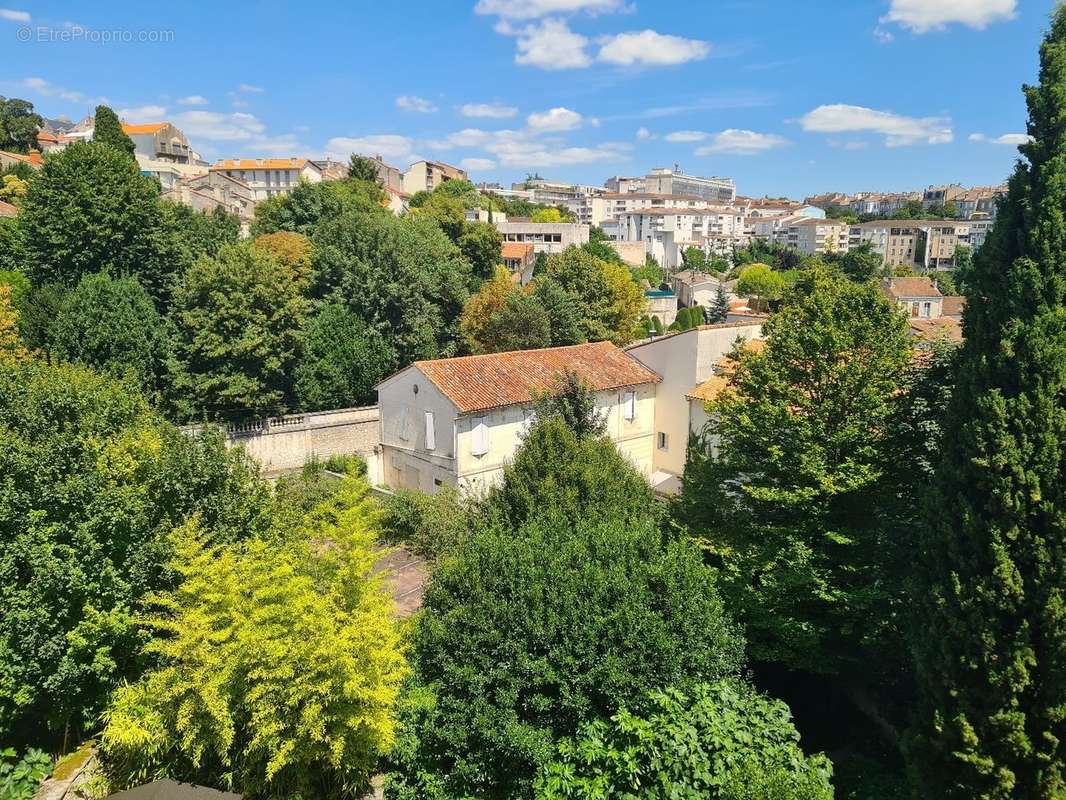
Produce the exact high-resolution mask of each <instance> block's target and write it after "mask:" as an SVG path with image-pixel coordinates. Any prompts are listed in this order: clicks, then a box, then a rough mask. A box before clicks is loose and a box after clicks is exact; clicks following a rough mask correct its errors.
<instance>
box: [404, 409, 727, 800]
mask: <svg viewBox="0 0 1066 800" xmlns="http://www.w3.org/2000/svg"><path fill="white" fill-rule="evenodd" d="M541 424H543V425H549V426H551V427H553V428H554V429H555V430H556V431H557V432H559V433H562V434H563V435H565V434H566V432H568V429H567V428H566V426H565V425H563V424H562V423H561V422H560V421H558V420H554V421H546V422H544V423H541ZM541 424H538V425H535V426H534V430H536V429H537V428H538V427H541ZM569 437H570V439H569V440H570V448H569V451H568V452H567V453H565V454H564V455H566V456H568V458H567V463H565V464H564V463H562V462H559V461H556V462H555V463H556V466H557V468H559V469H564V470H567V471H570V472H571V473H572V474H580V473H581V465H584V473H585V476H586V480H585V482H584V483H585V485H594V484H602V485H603V486H604V487H605V488H604V493H605V494H607V496H609V497H611V498H613V497H614V494H613V493H612V492H610V489H609V487H611V486H612V485H613V483H614V481H615V480H617V478H618V477H620V476H621V475H620V473H622V472H625V471H629V472H631V473H632V475H633V476H634V477H635V479H636V480H643V478H642V477H641V476H640V475H639V474H637V473H636V471H635V470H633V469H632V467H630V466H628V464H626V462H625V460H624V459H623V458H622V457H621V456H620V455H619V454H618V453H617V450H614V447H613V445H612V444H611V443H610V442H609V441H607V440H604V439H595V438H594V439H588V440H586V441H585V443H578V441H577V439H576V437H574V436H573V434H572V433H569ZM554 438H555V437H553V439H554ZM539 441H540V440H539V439H532V440H531V441H527V443H526V444H525V445H523V447H522V448H521V449H520V451H519V454H518V455H516V460H517V459H518V458H521V457H522V455H521V451H522V450H527V449H528V448H531V447H536V446H538V445H537V442H539ZM598 446H603V447H607V448H611V449H612V450H613V451H614V459H613V460H611V461H609V462H603V461H600V460H599V458H596V459H593V460H589V459H585V458H583V454H584V453H585V452H587V451H589V450H590V449H591V448H597V447H598ZM596 452H597V454H598V453H601V452H603V451H600V450H598V449H597V450H596ZM560 454H562V453H560V452H559V451H558V450H557V449H555V450H553V451H552V452H551V453H545V454H542V455H541V456H534V458H535V459H536V460H537V461H538V462H540V463H545V462H546V461H547V460H548V459H550V458H552V457H553V455H560ZM509 480H510V478H506V479H505V484H506V483H508V482H509ZM645 484H646V482H645ZM555 485H556V486H559V487H564V484H563V483H562V482H561V481H559V482H557V483H555ZM526 488H528V489H532V490H534V491H535V490H537V489H538V487H536V486H533V487H526ZM544 489H545V490H547V487H544ZM649 491H650V490H649ZM546 494H547V495H548V496H551V493H550V492H547V491H546ZM552 499H554V498H552ZM575 499H577V500H578V501H580V498H575ZM490 502H491V500H490ZM632 502H633V501H631V503H632ZM647 504H648V506H650V505H651V504H652V501H651V500H650V499H648V500H647ZM583 508H584V512H585V513H583V514H581V515H580V516H578V517H575V515H574V514H572V513H567V511H566V510H565V508H564V506H562V505H560V506H557V507H553V506H552V505H551V504H548V505H542V504H538V505H537V506H535V507H534V508H533V515H532V516H530V517H529V518H527V519H525V520H523V521H521V522H520V523H516V522H514V521H511V520H508V521H503V520H501V519H500V517H499V515H498V514H493V513H489V514H488V515H487V516H485V517H483V519H482V521H480V522H479V523H476V524H475V526H474V530H473V532H472V534H471V536H470V538H469V540H468V541H466V542H465V543H463V544H462V545H461V546H460V547H459V548H458V550H457V551H456V552H455V554H454V555H453V556H451V557H450V558H447V559H445V560H443V561H442V562H441V563H439V564H438V565H437V568H436V570H435V571H434V573H433V576H432V578H431V579H430V583H429V585H428V586H427V589H426V595H425V601H424V606H423V608H424V611H423V616H422V618H421V619H420V621H419V625H418V626H417V628H416V629H415V631H414V634H413V635H414V640H413V666H414V667H415V691H414V693H413V694H412V700H411V702H410V704H409V705H408V706H407V707H406V708H405V709H404V716H405V724H404V729H403V734H402V736H401V739H400V740H399V741H398V743H397V747H396V749H395V750H394V751H393V756H392V758H393V767H392V770H391V774H390V775H389V776H388V778H387V787H386V788H387V792H388V795H389V796H390V797H394V798H403V799H404V800H406V799H407V798H444V797H494V798H520V797H529V796H530V795H531V790H532V784H533V781H534V780H535V778H536V775H537V774H538V772H539V771H540V770H541V769H542V768H543V766H544V765H545V764H547V763H548V762H549V761H550V759H551V758H552V756H553V754H554V749H555V743H556V741H557V740H558V739H559V738H561V737H565V736H572V735H574V734H575V733H576V732H577V730H578V727H579V726H580V724H581V723H582V722H583V721H584V720H586V719H589V718H595V717H600V716H609V715H611V714H613V713H615V712H616V711H617V710H618V709H619V708H620V707H621V706H622V705H624V704H625V703H627V702H629V701H630V700H631V699H632V698H634V697H639V696H641V695H643V694H645V693H646V692H648V691H651V690H654V689H656V688H661V687H662V686H663V685H664V684H676V685H678V686H679V687H680V688H687V687H689V686H691V685H694V684H696V683H700V682H713V681H716V680H719V679H721V678H724V677H728V676H732V675H735V674H737V672H738V671H739V669H740V663H741V651H742V649H743V645H742V643H741V640H740V638H739V636H738V634H737V632H736V630H735V629H734V627H733V625H732V624H731V623H730V622H729V621H728V619H727V618H726V615H725V613H724V611H723V608H722V604H721V602H720V601H719V599H718V597H717V595H716V593H715V590H714V586H713V574H712V573H711V571H710V570H709V569H708V568H706V567H704V566H703V565H702V564H701V560H700V556H699V554H698V552H697V551H696V549H695V547H694V546H693V545H691V544H690V543H688V542H685V541H679V540H670V539H664V537H663V536H662V534H661V533H660V531H659V527H658V524H657V520H656V518H655V514H654V512H653V511H652V510H650V509H649V510H645V511H644V512H643V513H642V514H641V515H639V516H637V518H636V519H632V520H631V519H627V518H626V516H625V515H623V514H614V513H612V511H611V509H610V507H609V506H600V505H599V504H598V503H594V502H586V503H584V505H583ZM645 508H647V506H646V507H645Z"/></svg>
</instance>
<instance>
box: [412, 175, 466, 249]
mask: <svg viewBox="0 0 1066 800" xmlns="http://www.w3.org/2000/svg"><path fill="white" fill-rule="evenodd" d="M449 183H450V181H449ZM414 214H415V216H423V217H428V218H429V219H432V220H433V221H434V222H436V223H437V225H438V226H440V229H441V230H442V231H444V233H445V234H446V235H447V237H448V238H449V239H451V240H452V243H453V244H459V238H460V237H461V236H462V235H463V232H464V231H465V230H466V208H465V206H463V203H462V201H461V200H459V199H458V198H455V197H452V196H451V195H449V194H447V193H445V192H436V191H435V192H433V193H432V194H430V196H429V197H427V198H426V201H425V202H424V203H422V205H421V206H420V207H418V209H416V210H415V212H414Z"/></svg>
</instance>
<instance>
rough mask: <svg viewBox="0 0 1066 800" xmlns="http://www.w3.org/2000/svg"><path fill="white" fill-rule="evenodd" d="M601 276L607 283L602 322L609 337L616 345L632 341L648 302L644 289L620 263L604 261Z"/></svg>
mask: <svg viewBox="0 0 1066 800" xmlns="http://www.w3.org/2000/svg"><path fill="white" fill-rule="evenodd" d="M603 277H604V280H605V281H606V283H607V291H608V305H607V315H606V317H605V319H604V322H605V323H606V325H607V329H608V330H609V331H610V339H611V341H612V342H614V343H615V344H617V345H624V344H629V343H630V342H631V341H633V337H634V333H635V331H636V327H637V320H638V319H640V316H641V314H643V313H644V309H645V307H646V306H647V304H648V301H647V300H646V299H645V298H644V290H643V289H642V288H641V287H640V285H639V284H638V283H637V282H636V281H635V280H633V275H632V274H631V273H630V271H629V269H627V268H626V267H625V266H624V265H622V264H611V263H604V265H603Z"/></svg>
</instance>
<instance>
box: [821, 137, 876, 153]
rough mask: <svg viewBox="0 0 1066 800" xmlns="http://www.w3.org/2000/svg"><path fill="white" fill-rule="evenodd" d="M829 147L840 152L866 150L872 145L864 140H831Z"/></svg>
mask: <svg viewBox="0 0 1066 800" xmlns="http://www.w3.org/2000/svg"><path fill="white" fill-rule="evenodd" d="M829 146H830V147H836V148H837V149H839V150H865V149H866V148H867V147H869V146H870V143H869V142H864V141H863V140H862V139H830V140H829Z"/></svg>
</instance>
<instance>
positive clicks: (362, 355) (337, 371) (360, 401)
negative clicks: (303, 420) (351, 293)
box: [295, 301, 396, 411]
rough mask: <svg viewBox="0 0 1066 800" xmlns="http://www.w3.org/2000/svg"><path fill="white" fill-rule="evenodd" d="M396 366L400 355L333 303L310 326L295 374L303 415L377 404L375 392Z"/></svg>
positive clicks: (312, 320) (352, 315) (298, 398)
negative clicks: (304, 412) (307, 412)
mask: <svg viewBox="0 0 1066 800" xmlns="http://www.w3.org/2000/svg"><path fill="white" fill-rule="evenodd" d="M395 366H396V353H395V352H394V351H393V349H392V348H391V347H390V346H389V344H388V342H387V341H385V340H383V339H382V338H381V336H379V335H378V334H377V333H374V332H372V331H370V330H368V329H367V326H366V323H365V322H363V320H361V319H360V318H359V317H357V316H356V315H355V314H353V313H352V312H351V310H349V309H348V307H347V306H345V305H343V304H341V303H338V302H336V301H331V302H328V303H326V304H325V305H323V306H322V307H321V308H320V309H319V311H318V313H317V314H316V315H315V316H314V317H313V318H312V319H311V320H310V322H309V323H308V325H307V327H306V329H305V330H304V334H303V348H302V354H301V356H300V359H299V363H298V364H297V366H296V372H295V391H296V400H297V405H298V407H299V408H300V410H302V411H321V410H323V409H329V408H348V407H350V406H362V405H368V404H370V403H373V402H374V400H375V398H376V392H375V390H374V387H375V386H376V385H377V384H378V382H379V381H381V380H382V379H384V378H385V377H387V376H388V375H389V373H390V372H391V371H392V370H393V369H394V368H395Z"/></svg>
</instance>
